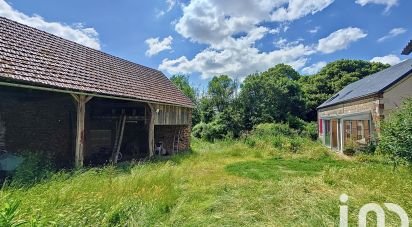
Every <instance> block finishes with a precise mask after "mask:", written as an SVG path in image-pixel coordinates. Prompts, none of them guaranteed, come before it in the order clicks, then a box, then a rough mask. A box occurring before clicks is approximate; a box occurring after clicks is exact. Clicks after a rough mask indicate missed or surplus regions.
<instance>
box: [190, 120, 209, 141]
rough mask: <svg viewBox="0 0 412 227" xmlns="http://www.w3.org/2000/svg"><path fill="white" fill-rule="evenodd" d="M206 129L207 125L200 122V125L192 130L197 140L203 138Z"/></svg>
mask: <svg viewBox="0 0 412 227" xmlns="http://www.w3.org/2000/svg"><path fill="white" fill-rule="evenodd" d="M205 127H206V123H204V122H200V123H199V124H197V125H195V126H194V127H193V129H192V135H193V136H194V137H196V138H199V139H200V138H202V132H203V130H204V128H205Z"/></svg>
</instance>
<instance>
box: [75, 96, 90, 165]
mask: <svg viewBox="0 0 412 227" xmlns="http://www.w3.org/2000/svg"><path fill="white" fill-rule="evenodd" d="M72 96H73V98H74V99H75V100H76V104H77V117H76V118H77V124H76V153H75V166H76V168H79V167H82V166H83V159H84V118H85V114H86V103H87V102H88V101H90V99H92V96H86V95H74V94H72Z"/></svg>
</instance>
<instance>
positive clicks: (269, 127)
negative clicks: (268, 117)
mask: <svg viewBox="0 0 412 227" xmlns="http://www.w3.org/2000/svg"><path fill="white" fill-rule="evenodd" d="M253 133H254V134H255V135H258V136H276V135H283V136H296V135H297V132H296V130H294V129H292V128H290V127H289V125H288V124H282V123H264V124H259V125H256V126H255V128H254V130H253Z"/></svg>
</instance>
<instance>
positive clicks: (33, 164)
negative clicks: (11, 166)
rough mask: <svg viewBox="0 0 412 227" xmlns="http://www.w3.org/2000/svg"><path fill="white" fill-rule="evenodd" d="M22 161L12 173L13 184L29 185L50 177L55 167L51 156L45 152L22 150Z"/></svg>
mask: <svg viewBox="0 0 412 227" xmlns="http://www.w3.org/2000/svg"><path fill="white" fill-rule="evenodd" d="M23 158H24V160H23V162H22V164H21V165H19V166H18V167H17V169H16V171H15V173H14V175H13V180H12V183H11V184H12V185H13V186H30V185H33V184H35V183H37V182H40V181H42V180H44V179H46V178H48V177H50V176H51V175H52V174H53V172H54V170H55V168H54V161H53V158H52V157H51V156H50V155H49V154H48V153H46V152H30V151H26V152H23Z"/></svg>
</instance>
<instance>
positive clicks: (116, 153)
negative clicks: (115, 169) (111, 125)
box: [112, 114, 127, 164]
mask: <svg viewBox="0 0 412 227" xmlns="http://www.w3.org/2000/svg"><path fill="white" fill-rule="evenodd" d="M126 118H127V116H126V115H125V114H122V116H120V120H119V125H118V126H119V127H120V128H119V127H118V130H119V131H117V132H116V136H118V138H116V141H117V142H116V143H115V147H114V149H113V154H112V163H113V164H116V163H117V161H118V160H119V153H120V148H121V147H122V142H123V134H124V127H125V125H126Z"/></svg>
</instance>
